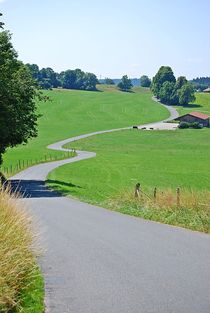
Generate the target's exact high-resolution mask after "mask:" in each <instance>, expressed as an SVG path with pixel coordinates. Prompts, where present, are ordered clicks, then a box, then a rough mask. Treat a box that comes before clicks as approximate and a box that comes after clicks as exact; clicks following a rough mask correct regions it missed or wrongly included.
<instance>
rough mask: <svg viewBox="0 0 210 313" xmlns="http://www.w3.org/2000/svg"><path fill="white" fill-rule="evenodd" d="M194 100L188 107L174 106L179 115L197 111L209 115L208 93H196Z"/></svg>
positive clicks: (209, 95) (209, 98) (209, 101)
mask: <svg viewBox="0 0 210 313" xmlns="http://www.w3.org/2000/svg"><path fill="white" fill-rule="evenodd" d="M195 95H196V100H195V102H194V103H192V104H190V105H189V106H188V107H182V106H180V107H176V108H177V109H178V111H179V113H180V115H183V114H186V113H189V112H193V111H198V112H202V113H205V114H208V115H210V94H208V93H203V92H202V93H196V94H195Z"/></svg>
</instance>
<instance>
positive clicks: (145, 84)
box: [140, 75, 151, 87]
mask: <svg viewBox="0 0 210 313" xmlns="http://www.w3.org/2000/svg"><path fill="white" fill-rule="evenodd" d="M140 85H141V86H142V87H150V85H151V79H149V77H148V76H147V75H143V76H141V77H140Z"/></svg>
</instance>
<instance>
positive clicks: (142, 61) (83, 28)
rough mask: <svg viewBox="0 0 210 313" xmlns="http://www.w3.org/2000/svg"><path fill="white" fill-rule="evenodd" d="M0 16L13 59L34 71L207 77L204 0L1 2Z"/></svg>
mask: <svg viewBox="0 0 210 313" xmlns="http://www.w3.org/2000/svg"><path fill="white" fill-rule="evenodd" d="M0 12H2V13H3V18H2V21H3V22H4V23H5V29H8V30H10V32H11V33H12V34H13V36H12V42H13V45H14V48H15V49H16V51H17V52H18V55H19V59H20V60H22V61H23V62H24V63H36V64H38V66H39V67H40V68H42V67H51V68H53V69H54V70H55V71H57V72H60V71H62V70H67V69H75V68H81V69H82V70H83V71H87V72H92V73H95V74H96V75H97V76H98V78H104V77H110V78H120V77H122V75H125V74H127V75H128V76H129V77H132V78H134V77H137V78H138V77H140V76H141V75H148V76H149V77H153V76H154V75H155V74H156V72H157V71H158V69H159V67H160V66H162V65H168V66H171V67H172V69H173V71H174V74H175V75H176V76H180V75H184V76H186V77H187V78H188V79H192V78H195V77H200V76H210V40H209V30H210V0H200V1H198V0H174V1H170V0H144V1H143V0H126V1H125V0H106V1H100V0H74V1H71V0H69V1H68V0H42V1H41V0H0Z"/></svg>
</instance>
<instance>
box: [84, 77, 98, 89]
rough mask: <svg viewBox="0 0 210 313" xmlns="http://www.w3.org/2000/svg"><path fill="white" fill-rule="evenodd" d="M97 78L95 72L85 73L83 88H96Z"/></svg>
mask: <svg viewBox="0 0 210 313" xmlns="http://www.w3.org/2000/svg"><path fill="white" fill-rule="evenodd" d="M97 83H98V79H97V77H96V75H95V74H92V73H85V81H84V89H85V90H96V84H97Z"/></svg>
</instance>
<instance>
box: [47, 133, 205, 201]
mask: <svg viewBox="0 0 210 313" xmlns="http://www.w3.org/2000/svg"><path fill="white" fill-rule="evenodd" d="M209 136H210V129H202V130H177V131H155V132H152V131H150V132H148V131H136V130H129V131H120V132H116V133H110V134H102V135H98V136H94V137H90V138H87V139H83V140H80V141H78V142H75V143H74V147H76V149H79V150H86V151H95V152H96V153H97V157H96V158H93V159H90V160H84V161H81V162H79V163H74V164H69V165H65V166H63V167H60V168H58V169H56V170H55V171H53V172H52V173H51V174H50V175H49V179H51V180H58V181H61V182H62V184H61V185H59V184H58V186H60V187H61V188H62V189H63V190H65V191H66V192H69V193H70V194H72V195H74V196H76V197H80V198H82V199H83V200H85V201H90V202H93V203H101V202H103V201H106V199H107V197H109V196H110V195H113V194H116V193H117V192H118V191H119V190H121V189H124V188H125V189H126V188H130V187H132V186H134V184H135V183H136V182H140V183H141V184H142V185H143V187H144V188H145V189H148V188H151V187H155V186H157V187H173V188H176V187H178V186H179V187H181V188H182V187H184V188H193V189H209V188H210V162H209V159H210V140H209ZM195 142H196V144H195ZM64 183H65V184H66V185H65V184H64ZM68 184H70V185H72V186H69V185H68Z"/></svg>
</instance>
